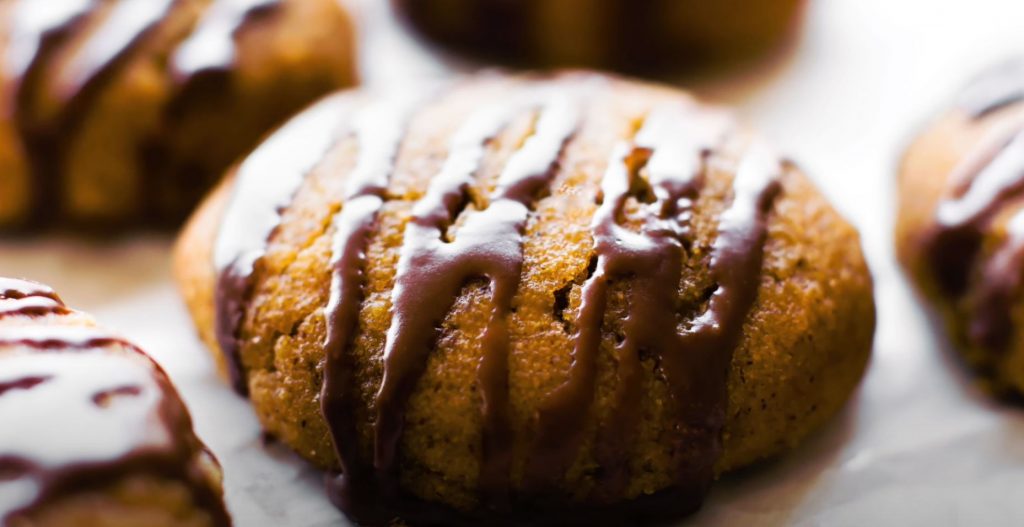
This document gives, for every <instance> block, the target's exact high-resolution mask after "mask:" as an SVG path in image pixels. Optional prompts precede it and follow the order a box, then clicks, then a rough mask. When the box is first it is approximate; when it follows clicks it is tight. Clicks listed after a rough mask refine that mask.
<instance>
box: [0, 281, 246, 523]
mask: <svg viewBox="0 0 1024 527" xmlns="http://www.w3.org/2000/svg"><path fill="white" fill-rule="evenodd" d="M0 419H2V421H3V423H4V426H3V428H2V429H0V475H2V477H0V498H2V499H0V524H2V525H4V526H10V527H18V526H29V525H31V526H40V527H49V526H68V525H75V526H81V527H115V526H127V525H147V526H148V525H154V526H168V527H169V526H174V527H185V526H187V527H205V526H211V527H212V526H229V525H231V521H230V518H229V516H228V513H227V511H226V509H225V508H224V503H223V501H222V497H221V495H222V491H221V471H220V465H219V464H218V463H217V460H216V459H215V458H214V457H213V455H212V454H211V453H210V452H209V451H208V450H207V449H206V447H205V445H203V443H202V442H201V441H200V440H199V439H198V438H197V437H196V436H195V434H194V432H193V431H192V423H191V418H190V417H189V413H188V410H187V409H186V408H185V406H184V404H183V403H182V402H181V400H180V399H179V398H178V394H177V392H176V391H175V389H174V386H173V385H172V384H171V382H170V380H168V378H167V376H166V375H165V374H164V372H163V371H162V370H161V369H160V367H159V366H157V365H156V364H155V363H154V362H153V361H152V360H151V359H150V358H149V357H148V356H146V355H145V354H144V353H143V352H142V351H140V350H139V349H138V348H136V347H135V346H134V345H132V344H131V343H128V342H126V341H124V340H122V339H121V338H120V337H117V336H115V335H113V334H111V333H109V332H107V331H106V330H103V329H101V328H99V327H97V326H96V324H95V323H94V321H93V320H92V318H91V317H89V316H88V315H86V314H83V313H81V312H78V311H74V310H71V309H69V308H68V307H67V306H65V305H64V303H63V302H62V301H61V299H60V297H58V296H57V294H56V293H54V292H53V290H51V289H50V288H48V287H46V286H43V285H40V284H37V283H33V282H27V281H24V280H14V279H8V278H0Z"/></svg>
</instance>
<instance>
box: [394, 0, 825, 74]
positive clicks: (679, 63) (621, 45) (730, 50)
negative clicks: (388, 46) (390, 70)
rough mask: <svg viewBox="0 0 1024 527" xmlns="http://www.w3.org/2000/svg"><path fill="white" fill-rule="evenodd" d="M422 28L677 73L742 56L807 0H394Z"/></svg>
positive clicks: (526, 58)
mask: <svg viewBox="0 0 1024 527" xmlns="http://www.w3.org/2000/svg"><path fill="white" fill-rule="evenodd" d="M392 4H393V6H394V8H395V10H396V11H397V12H398V14H399V15H400V17H401V18H402V19H403V20H404V21H406V22H407V24H408V25H409V26H410V27H411V28H412V29H413V30H415V31H416V32H417V33H418V34H419V35H421V36H423V37H425V38H427V39H428V40H430V41H432V42H434V43H436V44H438V45H440V46H442V47H444V48H447V49H449V50H452V51H456V52H459V53H463V54H469V55H474V56H477V57H480V58H485V59H490V60H499V61H502V62H505V63H510V64H514V65H520V66H530V67H552V66H577V67H578V66H585V67H596V68H606V69H615V70H618V71H625V72H634V73H657V72H667V73H677V72H682V71H686V70H690V69H694V68H708V67H710V66H714V65H720V64H723V63H726V64H727V63H734V62H741V61H743V60H750V59H752V58H756V57H758V56H761V55H764V54H766V53H767V52H770V51H771V50H773V49H776V48H778V47H780V45H782V44H783V43H784V42H785V41H786V40H787V39H788V38H790V37H792V36H793V34H794V33H795V30H796V26H797V25H798V23H799V20H800V18H801V15H802V12H803V8H804V5H805V2H804V1H803V0H724V1H718V2H706V1H702V0H639V1H637V0H563V1H558V2H550V1H545V0H527V1H518V2H508V1H503V0H393V1H392Z"/></svg>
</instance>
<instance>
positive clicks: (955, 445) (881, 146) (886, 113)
mask: <svg viewBox="0 0 1024 527" xmlns="http://www.w3.org/2000/svg"><path fill="white" fill-rule="evenodd" d="M552 1H557V0H552ZM811 2H812V4H813V5H812V6H811V7H810V10H809V12H808V14H807V20H806V24H805V28H804V30H803V34H802V38H801V39H800V42H799V43H798V44H797V45H796V46H795V49H794V50H793V51H792V52H791V53H790V54H788V55H787V56H786V57H784V58H783V59H781V60H779V61H776V62H775V63H772V64H770V65H767V66H764V67H761V68H759V69H757V70H756V71H754V72H753V73H749V74H744V75H743V76H742V77H741V78H738V79H737V78H733V79H731V80H729V81H727V82H726V81H721V80H691V81H689V82H688V84H689V85H690V87H693V88H695V89H697V91H699V92H700V93H702V94H703V95H705V97H707V98H710V99H714V100H718V101H722V102H726V103H730V104H734V105H736V106H737V107H738V108H739V112H740V114H741V115H743V116H744V117H746V118H747V119H749V120H750V121H752V122H753V123H754V124H755V125H756V126H757V127H759V128H760V129H761V130H763V131H764V132H765V134H766V135H767V136H768V137H769V138H771V139H772V140H773V141H774V142H775V143H776V144H777V145H778V146H779V147H780V150H781V151H783V152H786V153H787V154H789V155H791V156H792V157H793V159H795V160H797V161H798V162H799V163H800V164H801V165H802V166H803V167H804V168H805V169H806V170H807V171H808V172H809V173H810V174H811V176H812V178H814V179H815V180H816V181H817V183H818V184H819V185H820V186H821V188H822V189H823V190H824V191H825V193H826V194H827V195H828V196H829V197H830V198H831V200H832V201H833V203H834V204H835V205H836V206H837V207H838V208H839V209H840V210H841V211H842V212H843V213H844V214H845V215H846V216H847V217H848V218H850V219H851V220H852V221H853V222H854V223H855V224H856V225H857V226H858V227H859V228H860V229H861V233H862V237H863V241H864V247H865V250H866V252H867V254H868V257H869V260H870V263H871V266H872V270H873V273H874V277H875V288H876V289H875V294H876V301H877V305H878V315H879V325H878V332H877V336H876V339H875V349H874V357H873V360H872V364H871V367H870V369H869V371H868V374H867V377H866V378H865V381H864V384H863V386H862V387H861V389H860V390H859V391H858V392H857V393H856V394H855V395H854V398H853V400H852V401H851V402H850V404H849V406H848V407H847V409H846V410H845V411H844V412H843V413H842V414H841V415H839V416H838V417H837V418H836V419H834V420H833V421H832V422H831V423H830V424H829V425H828V426H827V427H826V428H825V429H823V430H822V431H821V432H820V433H818V434H816V435H814V436H813V437H811V438H810V439H809V440H808V441H807V442H806V443H805V444H804V445H802V447H801V448H799V449H798V450H796V451H794V452H792V453H791V454H789V455H787V456H785V457H783V458H781V459H779V460H776V461H772V462H768V463H764V464H762V465H760V466H757V467H754V468H751V469H748V470H745V471H743V472H741V473H739V474H736V475H733V476H731V477H728V478H727V479H726V480H724V481H722V482H720V483H719V485H718V486H716V488H715V490H714V491H713V493H712V496H711V498H710V500H709V501H708V503H707V504H706V506H705V507H704V509H703V510H702V511H701V512H700V513H699V514H697V515H696V516H694V517H692V518H690V519H688V520H687V521H686V522H684V523H685V524H687V525H714V526H717V525H753V526H762V525H764V526H774V525H840V526H845V525H849V526H860V525H930V526H931V525H935V526H943V525H965V526H968V525H970V526H973V525H1021V524H1024V409H1015V408H1008V407H1003V406H1000V405H998V404H995V403H992V402H990V401H988V400H986V399H985V398H984V397H983V396H981V395H980V394H979V393H977V392H976V391H975V390H974V389H973V388H972V387H971V385H970V383H969V379H967V378H966V376H965V375H964V374H963V373H962V372H961V370H960V369H959V367H958V365H957V364H956V363H955V361H954V360H952V359H951V358H950V355H949V353H948V350H947V349H946V348H945V346H946V345H945V343H944V340H943V338H942V335H941V333H939V332H937V331H936V328H935V326H934V325H933V324H932V323H931V321H930V320H929V318H928V316H927V314H926V312H925V311H924V309H923V308H922V306H921V305H920V303H919V302H918V300H917V298H916V297H915V296H914V295H913V293H912V292H911V291H910V289H909V288H908V285H907V282H906V279H905V278H904V276H903V275H902V274H901V273H900V271H899V270H898V268H897V267H896V264H895V262H894V258H893V251H892V249H891V243H892V242H891V236H890V230H891V224H892V218H893V206H894V205H893V204H894V200H893V183H892V182H893V177H894V170H895V166H896V163H897V162H898V158H899V155H900V153H901V150H902V148H903V147H904V146H905V145H906V143H907V142H908V141H909V139H910V138H911V137H912V135H913V133H914V132H915V131H916V130H918V129H919V128H920V126H921V125H922V124H923V123H924V122H926V120H927V119H928V118H929V117H930V116H931V115H933V113H934V111H936V110H937V109H938V108H940V107H941V106H942V105H943V104H944V103H945V102H946V101H947V100H949V98H950V97H951V96H952V94H953V93H955V91H956V89H957V88H958V87H959V86H960V85H961V84H962V83H963V82H964V81H965V80H966V79H967V78H969V77H970V76H971V75H973V74H974V73H975V72H976V71H977V70H979V69H980V68H982V67H984V66H985V65H986V64H989V63H991V62H993V61H997V60H999V59H1001V58H1004V57H1007V56H1010V55H1013V54H1015V53H1024V2H1022V1H1020V0H972V1H969V2H968V1H966V0H811ZM359 7H360V17H361V19H362V22H363V26H362V27H363V30H362V33H363V34H362V39H363V41H364V43H365V46H364V51H363V53H362V54H363V64H364V72H365V74H364V77H365V79H366V81H367V82H368V83H369V84H370V85H371V86H372V85H375V84H376V85H381V84H386V83H392V82H402V81H403V80H405V79H410V78H415V77H417V76H422V75H444V74H446V73H447V72H449V71H450V69H451V68H452V65H451V64H450V63H445V62H442V61H441V60H439V59H438V58H437V57H436V56H434V55H433V54H431V53H430V52H428V51H427V50H425V49H423V48H422V47H421V46H419V45H418V44H417V43H416V42H414V41H412V40H411V39H410V38H409V37H408V36H406V35H405V34H404V33H403V31H402V30H401V29H400V28H399V27H398V26H397V25H395V23H394V21H393V20H392V17H391V13H389V11H388V9H387V8H386V7H385V2H384V0H362V1H361V2H360V3H359ZM169 247H170V241H169V240H167V239H161V238H150V237H144V238H132V239H127V240H116V241H109V242H106V243H104V244H100V245H97V244H96V243H95V242H83V241H75V240H69V239H46V240H37V241H25V240H21V241H11V240H0V275H4V276H21V277H27V278H32V279H35V280H39V281H43V282H46V283H49V284H51V285H52V286H53V287H54V288H56V289H57V290H58V291H59V292H60V293H61V294H62V295H63V297H64V298H65V300H66V301H67V302H68V303H69V304H71V305H73V306H75V307H77V308H80V309H84V310H87V311H90V312H92V313H93V314H94V315H96V317H97V318H98V319H99V320H100V321H101V322H102V323H104V324H105V325H108V326H110V327H112V328H114V329H116V330H118V331H120V332H122V333H124V334H125V335H127V336H128V337H130V338H132V339H134V340H136V341H137V342H139V343H140V344H141V345H142V346H143V348H145V349H146V350H148V351H149V352H150V353H151V354H152V355H153V356H154V357H155V358H156V359H157V360H158V361H159V362H160V363H161V364H163V366H164V367H165V368H166V369H167V371H168V372H169V373H170V375H171V376H172V378H173V379H174V381H175V383H176V384H177V386H178V388H179V390H180V391H181V392H182V394H183V396H184V397H185V399H186V402H187V403H188V405H189V407H190V409H191V410H192V414H193V416H194V418H195V422H196V427H197V429H198V431H199V433H200V435H202V436H203V438H204V439H205V440H206V441H207V442H208V443H209V445H210V446H211V447H212V449H213V450H214V451H215V452H216V454H217V455H218V456H219V458H220V460H221V462H222V463H223V465H224V469H225V473H226V488H227V499H228V502H229V506H230V508H231V510H232V513H233V514H234V516H235V520H236V523H237V525H239V526H240V527H247V526H282V527H284V526H289V527H290V526H295V527H313V526H326V525H347V524H346V522H345V520H344V519H343V517H342V516H341V515H340V514H339V513H338V512H336V511H335V510H334V509H333V508H332V507H331V506H330V504H329V503H328V502H327V500H326V498H325V497H324V493H323V490H322V484H321V476H320V475H319V474H318V473H317V471H315V470H313V469H311V468H309V467H308V466H307V465H305V464H304V463H303V462H301V461H300V460H298V459H297V458H296V457H295V456H294V455H292V454H290V453H289V452H287V451H286V450H285V449H283V448H282V447H279V446H269V447H267V446H264V445H263V443H262V442H261V440H260V435H259V429H258V426H257V423H256V420H255V418H254V416H253V413H252V411H251V410H250V408H249V407H248V405H247V404H246V402H245V401H243V400H242V399H240V398H238V397H236V396H235V395H234V394H233V393H232V392H231V391H230V390H229V389H228V388H227V387H226V386H225V385H224V384H223V383H221V382H220V381H219V380H218V379H217V377H216V376H215V374H214V371H213V365H212V361H211V360H210V359H209V357H208V356H207V354H206V352H205V350H203V349H202V347H201V345H200V343H199V342H198V340H197V339H196V338H195V336H194V331H193V328H192V326H191V324H190V321H189V319H188V316H187V314H186V313H185V310H184V307H183V306H182V304H181V301H180V300H179V299H178V297H177V295H176V293H175V290H174V287H173V285H172V283H171V280H170V266H169V262H168V256H169Z"/></svg>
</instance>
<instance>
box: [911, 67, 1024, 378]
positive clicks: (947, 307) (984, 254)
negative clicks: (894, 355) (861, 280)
mask: <svg viewBox="0 0 1024 527" xmlns="http://www.w3.org/2000/svg"><path fill="white" fill-rule="evenodd" d="M899 185H900V211H899V218H898V223H897V230H896V240H897V250H898V252H899V256H900V260H901V261H902V263H903V265H904V266H905V267H906V268H907V270H908V271H909V272H910V274H911V275H912V277H913V278H914V279H915V281H916V282H917V284H918V286H919V287H920V289H921V290H922V292H923V293H924V294H925V295H926V296H927V297H928V298H929V299H930V300H932V301H934V302H935V303H936V304H937V305H938V307H939V309H940V311H941V312H942V314H943V315H944V316H945V319H946V322H947V323H948V325H949V327H950V333H951V334H952V336H953V338H954V340H955V341H956V345H957V346H958V348H960V349H961V350H962V352H963V354H964V356H965V358H966V359H967V361H968V363H969V364H970V365H972V366H973V367H975V368H977V369H979V370H980V371H981V372H982V373H983V374H984V376H985V377H986V378H988V379H989V380H991V381H992V388H993V389H994V390H995V391H997V392H1002V393H1007V392H1012V391H1016V392H1020V391H1021V390H1022V389H1024V346H1022V341H1021V339H1020V333H1019V332H1018V331H1017V330H1016V327H1017V325H1018V323H1019V322H1020V321H1022V320H1024V319H1022V318H1021V309H1020V306H1021V304H1022V299H1024V296H1022V294H1021V293H1022V291H1021V287H1020V286H1021V276H1022V273H1024V212H1022V205H1024V200H1022V198H1024V61H1020V60H1016V61H1011V62H1008V63H1005V64H1003V65H1000V66H998V67H996V68H994V69H992V70H990V71H988V72H986V73H985V74H983V75H982V76H980V77H979V78H978V79H976V80H975V81H974V82H973V83H972V84H971V85H970V86H968V88H967V89H966V90H965V91H964V92H963V94H962V95H961V96H960V98H959V99H958V101H957V104H956V105H955V106H954V108H952V109H951V110H949V111H948V112H947V113H946V114H945V115H943V116H942V117H940V118H939V119H938V120H937V121H936V122H935V123H933V124H932V125H931V126H930V127H929V128H928V130H926V131H925V132H924V133H923V134H922V135H921V136H920V137H919V138H918V139H917V140H916V141H915V142H914V144H913V145H911V147H910V148H909V149H908V150H907V153H906V155H905V157H904V159H903V164H902V166H901V168H900V175H899Z"/></svg>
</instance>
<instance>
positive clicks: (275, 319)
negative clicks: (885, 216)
mask: <svg viewBox="0 0 1024 527" xmlns="http://www.w3.org/2000/svg"><path fill="white" fill-rule="evenodd" d="M175 270H176V275H177V278H178V281H179V284H180V286H181V289H182V292H183V295H184V297H185V299H186V301H187V303H188V306H189V308H190V310H191V312H192V315H193V317H194V319H195V322H196V325H197V327H198V328H199V331H200V334H201V335H202V337H203V339H204V340H205V342H206V343H207V344H208V345H209V346H210V347H211V349H213V350H216V352H217V356H219V357H220V358H221V362H222V364H223V365H224V369H225V371H226V372H227V373H228V374H229V377H230V378H231V379H232V381H233V383H234V385H235V387H236V388H237V389H238V390H239V391H240V392H241V393H244V394H248V396H249V397H250V398H251V400H252V403H253V405H254V407H255V409H256V413H257V415H258V416H259V418H260V420H261V422H262V424H263V426H264V427H265V428H266V430H267V431H268V433H270V434H271V435H273V436H275V437H277V438H278V439H279V440H280V441H282V442H283V443H284V444H286V445H288V446H290V447H291V448H293V449H294V450H295V451H296V452H298V453H299V454H300V455H301V456H303V457H305V458H306V459H308V460H310V461H311V462H313V463H314V464H316V465H319V466H321V467H323V468H324V469H327V470H329V471H332V472H333V473H334V474H336V476H334V477H332V478H331V483H330V484H329V489H328V492H329V494H330V496H331V497H332V499H333V500H334V502H335V503H336V504H337V505H338V506H339V507H340V508H341V509H342V510H343V511H344V512H345V513H346V514H348V515H349V517H350V518H352V519H354V520H356V521H358V522H360V523H364V524H378V523H384V522H387V521H388V520H391V519H393V518H394V517H400V518H403V519H405V520H406V521H409V522H410V523H413V524H420V523H425V524H438V523H440V524H480V523H481V522H484V523H486V524H488V525H518V524H530V525H547V524H559V525H566V524H605V523H614V522H616V521H623V520H624V519H626V518H628V519H629V521H630V522H643V521H647V520H652V521H653V520H658V519H666V518H675V517H678V516H680V515H683V514H686V513H688V512H691V511H693V510H695V509H696V508H697V507H698V506H699V504H700V502H701V500H702V499H703V497H704V495H705V494H706V492H707V491H708V489H709V487H710V486H711V484H712V482H713V481H714V479H715V478H716V477H718V476H719V475H721V474H724V473H726V472H729V471H731V470H734V469H736V468H739V467H741V466H745V465H748V464H750V463H752V462H754V461H755V460H758V459H761V458H764V457H767V456H771V455H774V454H777V453H779V452H781V451H783V450H786V449H788V448H790V447H792V446H794V445H796V444H797V443H798V442H799V441H800V440H801V439H802V438H803V437H805V436H806V435H807V434H808V433H809V432H810V431H812V430H814V429H816V428H818V427H819V426H821V425H822V424H823V423H824V422H825V421H826V420H827V419H828V418H829V417H830V416H832V415H834V414H835V413H836V412H837V411H838V410H839V409H840V408H841V407H842V405H843V403H844V402H845V401H846V400H847V398H848V397H849V396H850V393H851V392H852V390H853V389H854V387H855V386H856V385H857V383H858V381H859V379H860V378H861V375H862V373H863V371H864V368H865V364H866V362H867V360H868V357H869V354H870V349H871V341H872V335H873V331H874V304H873V297H872V288H871V277H870V274H869V272H868V269H867V267H866V266H865V263H864V260H863V257H862V254H861V250H860V245H859V239H858V235H857V232H856V231H855V230H854V229H853V228H852V227H851V226H850V225H849V224H848V223H847V222H846V221H845V220H844V219H843V218H841V217H840V216H839V215H838V214H837V213H836V212H835V211H834V210H833V208H832V207H831V206H830V205H829V204H828V203H827V202H826V201H825V199H824V198H823V197H822V196H821V194H820V193H819V192H818V191H817V190H816V189H815V188H814V186H813V185H812V184H811V183H810V182H809V181H808V180H807V179H806V178H805V176H804V175H803V173H802V172H801V171H800V169H799V168H797V167H796V166H795V165H794V164H793V163H791V162H789V161H786V160H784V159H781V158H779V157H778V156H777V155H776V154H775V153H774V152H773V150H772V149H771V148H770V147H769V146H767V145H766V144H765V143H764V141H763V140H762V139H760V138H758V137H757V136H756V135H754V134H752V133H751V132H750V131H748V130H747V129H746V128H744V127H742V126H741V125H739V124H737V122H736V121H735V120H734V119H733V118H732V117H731V116H730V114H729V113H728V112H726V111H724V110H723V109H720V108H715V107H710V106H706V105H703V104H700V103H699V102H697V101H695V100H694V99H693V98H691V97H690V96H689V95H687V94H686V93H684V92H680V91H678V90H674V89H670V88H665V87H660V86H656V85H650V84H642V83H638V82H633V81H629V80H624V79H619V78H614V77H607V76H603V75H598V74H590V73H586V72H569V73H562V74H553V75H543V76H542V75H526V76H502V75H478V76H474V77H470V78H467V79H465V80H462V81H460V82H457V83H455V84H454V85H448V86H440V87H428V86H417V88H416V89H415V90H414V91H413V92H411V93H403V92H397V93H390V94H385V93H382V92H373V93H371V92H362V91H353V92H343V93H339V94H336V95H332V96H330V97H329V98H327V99H324V100H323V101H321V102H320V103H318V104H317V105H315V106H314V107H312V108H311V109H310V110H308V111H306V112H304V113H303V114H301V115H300V116H298V117H296V118H295V119H294V120H293V121H291V122H290V123H289V124H288V125H286V126H285V127H284V128H282V129H281V130H280V131H279V132H278V133H277V134H275V135H274V136H272V137H271V138H270V139H269V140H268V141H267V142H266V143H264V144H263V145H262V146H261V147H260V148H258V149H257V150H256V151H255V152H254V153H253V155H252V156H250V157H249V158H247V159H246V160H245V161H244V162H243V163H242V164H241V165H240V166H239V168H238V170H237V171H235V172H234V173H233V174H232V175H231V176H230V177H228V178H227V180H226V181H225V183H224V184H223V185H222V186H221V187H220V188H219V189H218V190H217V191H215V192H214V193H213V194H212V195H211V197H210V198H209V199H208V200H207V201H206V203H205V204H204V205H203V206H202V207H201V208H200V209H199V210H198V212H197V213H196V215H195V216H194V217H193V219H192V220H191V221H190V223H189V225H188V226H187V227H186V229H185V231H184V232H183V234H182V235H181V237H180V239H179V242H178V245H177V249H176V253H175ZM339 471H340V475H338V472H339Z"/></svg>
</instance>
